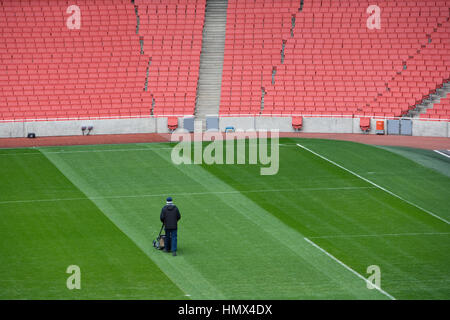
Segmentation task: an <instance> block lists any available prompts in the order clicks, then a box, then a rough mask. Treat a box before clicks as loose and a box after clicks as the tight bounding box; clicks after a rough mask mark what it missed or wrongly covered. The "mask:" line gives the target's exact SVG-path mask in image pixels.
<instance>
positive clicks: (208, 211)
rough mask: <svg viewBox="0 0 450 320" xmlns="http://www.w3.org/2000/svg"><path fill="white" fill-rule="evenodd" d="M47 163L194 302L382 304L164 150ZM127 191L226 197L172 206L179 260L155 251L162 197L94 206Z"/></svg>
mask: <svg viewBox="0 0 450 320" xmlns="http://www.w3.org/2000/svg"><path fill="white" fill-rule="evenodd" d="M47 156H48V157H49V158H50V159H51V160H52V161H53V162H54V163H55V164H56V166H57V167H58V168H59V169H60V170H61V171H63V172H64V174H65V175H66V176H67V177H68V178H69V179H70V180H71V181H73V182H74V183H75V185H77V186H78V187H79V188H80V189H81V190H83V192H84V193H86V194H87V195H88V196H89V197H91V198H93V199H94V200H93V201H94V202H95V203H96V204H97V206H98V207H100V208H101V209H102V211H103V212H104V213H105V214H106V215H107V216H108V217H109V218H110V219H111V220H112V221H113V222H114V223H115V224H116V225H118V226H119V228H120V229H121V230H123V231H124V232H125V233H126V234H127V235H128V236H129V237H130V238H131V239H133V240H134V241H135V243H136V244H137V245H138V246H139V247H140V248H141V249H142V250H143V251H144V252H146V253H147V254H148V256H149V257H151V258H152V259H153V260H154V261H155V262H156V263H157V265H158V266H159V267H160V268H161V269H162V270H164V272H165V273H166V274H167V275H168V276H169V277H170V278H171V279H172V280H173V281H174V282H175V283H176V284H177V285H178V286H179V287H180V288H182V289H183V291H184V292H186V293H187V294H189V295H190V296H191V297H192V298H194V299H195V298H208V299H214V298H221V297H225V298H237V299H257V298H260V299H268V298H273V299H295V298H316V299H317V298H325V299H333V298H340V299H354V298H366V299H373V298H375V299H383V298H385V297H384V296H383V295H382V294H380V293H379V292H376V291H370V290H367V289H366V288H365V283H364V282H363V281H361V279H358V278H357V277H355V276H354V275H353V274H351V273H349V272H348V271H347V270H345V269H342V268H341V266H339V265H337V264H336V263H335V262H333V261H330V260H329V259H328V258H327V257H325V256H323V255H322V254H321V253H320V252H317V250H315V248H313V247H311V246H310V245H309V244H308V243H307V242H306V241H305V240H304V239H303V236H302V235H301V234H300V233H298V232H297V231H295V230H292V229H291V228H289V227H288V226H286V225H285V224H283V223H281V222H280V221H279V220H278V219H276V218H274V217H273V216H272V215H271V214H269V213H267V212H266V211H265V210H264V209H262V208H261V207H259V206H258V205H257V204H255V203H254V202H253V201H249V200H248V198H247V197H246V196H245V195H244V194H241V193H239V192H235V191H236V190H235V189H234V188H232V187H231V186H230V185H228V184H226V183H224V182H223V181H221V179H217V178H216V177H215V176H214V175H212V174H210V173H209V172H208V171H207V170H205V169H204V168H202V167H201V166H197V165H180V166H176V165H174V164H172V163H171V160H170V152H168V151H167V150H166V151H162V150H154V152H153V153H142V152H137V153H132V152H130V153H128V154H126V155H125V154H123V153H120V154H119V153H117V154H114V155H113V153H111V154H109V155H107V156H105V155H103V154H101V153H95V154H94V153H92V154H89V156H88V157H87V156H86V155H83V156H81V155H77V154H73V153H72V154H64V153H60V154H49V155H47ZM90 164H98V165H94V166H92V165H90ZM341 186H342V185H341ZM124 190H127V191H128V192H131V193H132V192H136V193H137V192H142V190H147V191H149V190H155V192H158V194H164V193H165V194H167V195H171V194H172V193H180V190H181V191H185V190H192V191H195V192H198V193H200V192H207V191H208V190H217V191H218V192H224V193H222V194H211V195H209V196H205V195H184V196H178V197H176V198H175V202H176V203H177V204H178V205H179V207H180V209H181V212H182V216H183V217H182V220H181V222H180V224H181V225H180V231H179V238H180V248H179V253H180V254H179V256H177V257H175V258H174V257H171V256H168V255H165V254H163V253H162V252H159V251H156V250H154V249H153V248H152V246H151V240H152V237H155V236H156V234H157V231H158V230H159V227H160V222H159V211H160V209H161V206H162V205H163V204H164V199H165V197H160V198H159V199H158V198H157V197H147V198H136V199H127V198H120V199H108V198H106V199H101V200H100V199H96V198H99V197H108V196H111V195H114V194H123V191H124ZM229 191H231V192H229ZM328 192H333V191H328ZM334 192H335V191H334ZM345 192H354V190H345ZM181 193H183V192H181Z"/></svg>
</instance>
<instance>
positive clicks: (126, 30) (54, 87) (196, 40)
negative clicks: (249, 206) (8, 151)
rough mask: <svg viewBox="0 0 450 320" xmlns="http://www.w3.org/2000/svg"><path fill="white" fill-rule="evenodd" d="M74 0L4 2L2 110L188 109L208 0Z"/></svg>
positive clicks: (61, 114)
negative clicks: (72, 26) (72, 22)
mask: <svg viewBox="0 0 450 320" xmlns="http://www.w3.org/2000/svg"><path fill="white" fill-rule="evenodd" d="M72 4H73V3H69V1H61V0H58V1H55V0H52V1H31V2H30V1H22V2H19V1H7V2H3V3H1V4H0V29H1V30H2V31H3V32H2V33H1V34H0V62H1V63H0V120H1V119H4V120H12V119H15V120H20V119H32V118H33V117H36V118H39V119H41V118H45V117H48V118H61V119H62V118H64V119H66V118H68V117H85V116H89V117H91V116H102V117H103V116H105V117H106V116H123V115H128V116H149V115H150V113H151V111H152V110H153V112H154V114H162V113H163V114H170V113H174V112H177V113H179V112H181V113H187V114H192V113H193V110H194V106H195V95H196V87H197V80H198V68H199V59H200V50H201V39H202V32H201V31H202V26H203V19H204V7H205V0H199V1H191V0H177V1H166V0H164V1H151V2H149V1H135V5H133V3H131V2H130V1H128V0H127V1H122V0H114V1H110V0H108V1H95V2H92V1H87V0H80V1H76V5H77V6H78V7H79V8H80V11H81V28H80V29H79V30H69V29H68V28H67V26H66V20H67V18H68V17H69V16H70V14H68V13H66V9H67V7H68V6H70V5H72ZM156 12H157V13H156ZM136 13H137V14H138V16H139V17H137V16H136ZM174 17H175V19H174ZM138 21H139V25H138ZM154 21H157V28H156V29H155V28H154ZM141 49H143V51H141ZM147 70H148V72H147ZM144 89H146V91H144ZM119 93H120V94H119ZM119 111H120V112H119Z"/></svg>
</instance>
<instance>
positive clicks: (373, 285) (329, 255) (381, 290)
mask: <svg viewBox="0 0 450 320" xmlns="http://www.w3.org/2000/svg"><path fill="white" fill-rule="evenodd" d="M304 239H305V240H306V241H307V242H308V243H309V244H311V245H312V246H313V247H315V248H316V249H319V250H320V251H322V252H323V253H325V254H326V255H327V256H328V257H330V258H331V259H333V260H334V261H336V262H337V263H339V264H340V265H341V266H343V267H344V268H345V269H347V270H348V271H350V272H352V273H353V274H354V275H356V276H357V277H358V278H361V279H362V280H364V281H365V282H366V283H369V284H370V285H371V286H372V287H374V288H375V289H377V290H378V291H379V292H381V293H382V294H384V295H385V296H387V297H388V298H389V299H391V300H396V299H395V298H394V297H393V296H392V295H390V294H389V293H387V292H386V291H384V290H383V289H381V288H380V287H378V286H377V285H375V284H374V283H372V282H370V281H369V280H368V279H366V278H364V277H363V276H362V275H360V274H359V273H358V272H356V271H355V270H353V269H352V268H350V267H349V266H348V265H346V264H345V263H343V262H342V261H341V260H339V259H338V258H336V257H335V256H333V255H332V254H331V253H329V252H327V251H326V250H324V249H322V248H321V247H320V246H318V245H317V244H315V243H314V242H312V241H311V240H309V239H308V238H304Z"/></svg>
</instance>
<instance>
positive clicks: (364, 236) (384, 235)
mask: <svg viewBox="0 0 450 320" xmlns="http://www.w3.org/2000/svg"><path fill="white" fill-rule="evenodd" d="M449 234H450V232H409V233H407V232H405V233H379V234H349V235H346V234H335V235H328V236H316V237H309V238H310V239H336V238H366V237H375V238H377V237H402V236H437V235H449Z"/></svg>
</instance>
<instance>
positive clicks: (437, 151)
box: [433, 150, 450, 158]
mask: <svg viewBox="0 0 450 320" xmlns="http://www.w3.org/2000/svg"><path fill="white" fill-rule="evenodd" d="M433 151H434V152H436V153H439V154H440V155H441V156H444V157H447V158H450V156H449V155H448V154H445V153H443V152H440V151H439V150H433Z"/></svg>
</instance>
